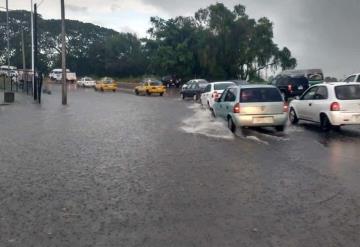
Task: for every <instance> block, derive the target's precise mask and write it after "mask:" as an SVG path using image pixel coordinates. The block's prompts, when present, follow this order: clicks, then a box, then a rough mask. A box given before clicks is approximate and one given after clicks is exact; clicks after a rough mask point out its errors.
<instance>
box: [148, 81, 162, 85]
mask: <svg viewBox="0 0 360 247" xmlns="http://www.w3.org/2000/svg"><path fill="white" fill-rule="evenodd" d="M161 84H162V83H161V82H159V81H151V82H150V86H161Z"/></svg>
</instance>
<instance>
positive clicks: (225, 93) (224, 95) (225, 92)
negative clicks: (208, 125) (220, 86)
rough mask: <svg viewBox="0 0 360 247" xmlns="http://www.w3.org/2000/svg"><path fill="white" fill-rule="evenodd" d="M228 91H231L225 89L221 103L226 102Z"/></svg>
mask: <svg viewBox="0 0 360 247" xmlns="http://www.w3.org/2000/svg"><path fill="white" fill-rule="evenodd" d="M228 91H229V89H225V91H224V93H223V94H222V95H221V98H220V102H224V101H225V97H226V95H227V92H228Z"/></svg>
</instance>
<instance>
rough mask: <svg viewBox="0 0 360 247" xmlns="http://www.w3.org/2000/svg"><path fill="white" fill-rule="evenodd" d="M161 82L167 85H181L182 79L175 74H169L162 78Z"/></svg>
mask: <svg viewBox="0 0 360 247" xmlns="http://www.w3.org/2000/svg"><path fill="white" fill-rule="evenodd" d="M161 82H162V83H163V85H164V86H165V87H177V88H179V87H180V84H181V79H180V78H177V76H175V75H167V76H164V77H163V78H161Z"/></svg>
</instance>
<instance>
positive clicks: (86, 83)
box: [77, 77, 96, 87]
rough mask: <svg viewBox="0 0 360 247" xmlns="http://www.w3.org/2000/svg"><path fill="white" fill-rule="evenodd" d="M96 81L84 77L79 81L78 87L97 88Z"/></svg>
mask: <svg viewBox="0 0 360 247" xmlns="http://www.w3.org/2000/svg"><path fill="white" fill-rule="evenodd" d="M95 84H96V82H95V80H93V79H92V78H91V77H83V78H81V79H80V80H79V81H77V85H78V86H80V87H95Z"/></svg>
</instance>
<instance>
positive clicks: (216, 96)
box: [212, 91, 220, 99]
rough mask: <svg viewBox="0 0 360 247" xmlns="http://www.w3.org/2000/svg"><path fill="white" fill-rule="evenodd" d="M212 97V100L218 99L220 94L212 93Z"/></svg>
mask: <svg viewBox="0 0 360 247" xmlns="http://www.w3.org/2000/svg"><path fill="white" fill-rule="evenodd" d="M212 97H213V99H218V98H220V94H218V92H217V91H214V92H213V94H212Z"/></svg>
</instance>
